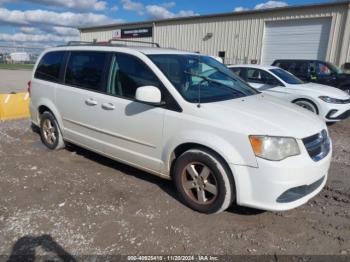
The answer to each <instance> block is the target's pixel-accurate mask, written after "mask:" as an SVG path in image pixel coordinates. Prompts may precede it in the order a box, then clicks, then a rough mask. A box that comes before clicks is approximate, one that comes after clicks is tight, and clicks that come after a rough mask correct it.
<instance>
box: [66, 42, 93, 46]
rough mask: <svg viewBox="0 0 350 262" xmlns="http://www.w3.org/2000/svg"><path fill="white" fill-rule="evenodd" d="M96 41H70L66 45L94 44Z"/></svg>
mask: <svg viewBox="0 0 350 262" xmlns="http://www.w3.org/2000/svg"><path fill="white" fill-rule="evenodd" d="M94 44H95V43H94V42H86V41H69V42H68V43H67V44H66V46H75V45H94Z"/></svg>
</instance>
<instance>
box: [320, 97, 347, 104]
mask: <svg viewBox="0 0 350 262" xmlns="http://www.w3.org/2000/svg"><path fill="white" fill-rule="evenodd" d="M318 98H319V99H321V100H322V101H324V102H326V103H331V104H345V101H346V100H342V99H337V98H333V97H329V96H319V97H318Z"/></svg>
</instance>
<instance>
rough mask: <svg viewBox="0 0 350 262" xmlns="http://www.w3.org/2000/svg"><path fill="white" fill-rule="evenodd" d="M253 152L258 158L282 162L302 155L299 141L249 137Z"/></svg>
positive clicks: (284, 138) (289, 138)
mask: <svg viewBox="0 0 350 262" xmlns="http://www.w3.org/2000/svg"><path fill="white" fill-rule="evenodd" d="M249 140H250V143H251V145H252V148H253V151H254V153H255V155H256V156H257V157H261V158H264V159H267V160H273V161H280V160H283V159H285V158H287V157H290V156H296V155H299V154H300V150H299V146H298V143H297V141H296V140H295V139H294V138H292V137H276V136H249Z"/></svg>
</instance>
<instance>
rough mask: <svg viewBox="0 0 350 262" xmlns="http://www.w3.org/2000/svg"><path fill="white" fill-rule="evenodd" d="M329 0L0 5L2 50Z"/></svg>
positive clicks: (48, 0)
mask: <svg viewBox="0 0 350 262" xmlns="http://www.w3.org/2000/svg"><path fill="white" fill-rule="evenodd" d="M315 2H327V1H325V0H318V1H314V0H304V1H301V0H288V1H264V0H262V1H256V0H252V1H235V0H191V1H190V0H174V1H160V0H135V1H134V0H105V1H102V0H0V46H1V45H5V44H7V45H8V44H10V45H11V44H16V45H24V44H25V45H36V46H51V45H57V44H60V43H62V42H66V41H70V40H78V39H79V34H78V30H77V29H76V28H77V27H84V26H94V25H103V24H110V23H121V22H132V21H145V20H149V19H164V18H172V17H181V16H194V15H203V14H211V13H222V12H237V11H244V10H249V9H262V8H274V7H281V6H287V5H299V4H308V3H315Z"/></svg>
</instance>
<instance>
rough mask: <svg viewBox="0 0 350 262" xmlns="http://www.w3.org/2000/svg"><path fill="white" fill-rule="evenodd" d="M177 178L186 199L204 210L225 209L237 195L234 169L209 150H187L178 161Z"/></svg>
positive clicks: (175, 176) (175, 169)
mask: <svg viewBox="0 0 350 262" xmlns="http://www.w3.org/2000/svg"><path fill="white" fill-rule="evenodd" d="M173 177H174V182H175V185H176V188H177V190H178V193H179V195H180V198H181V200H182V202H184V203H185V204H186V205H188V206H189V207H190V208H192V209H194V210H196V211H199V212H202V213H207V214H210V213H219V212H222V211H224V210H226V209H227V208H228V207H229V206H230V205H231V203H232V202H233V201H234V199H235V196H236V192H235V186H234V180H233V177H232V174H231V172H230V171H229V170H227V168H226V166H225V164H224V163H223V161H222V160H221V159H219V158H218V157H216V156H215V155H213V154H211V153H210V152H207V151H205V150H197V149H192V150H189V151H186V152H185V153H183V154H182V155H181V156H180V157H179V158H178V159H177V160H176V162H175V166H174V173H173Z"/></svg>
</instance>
